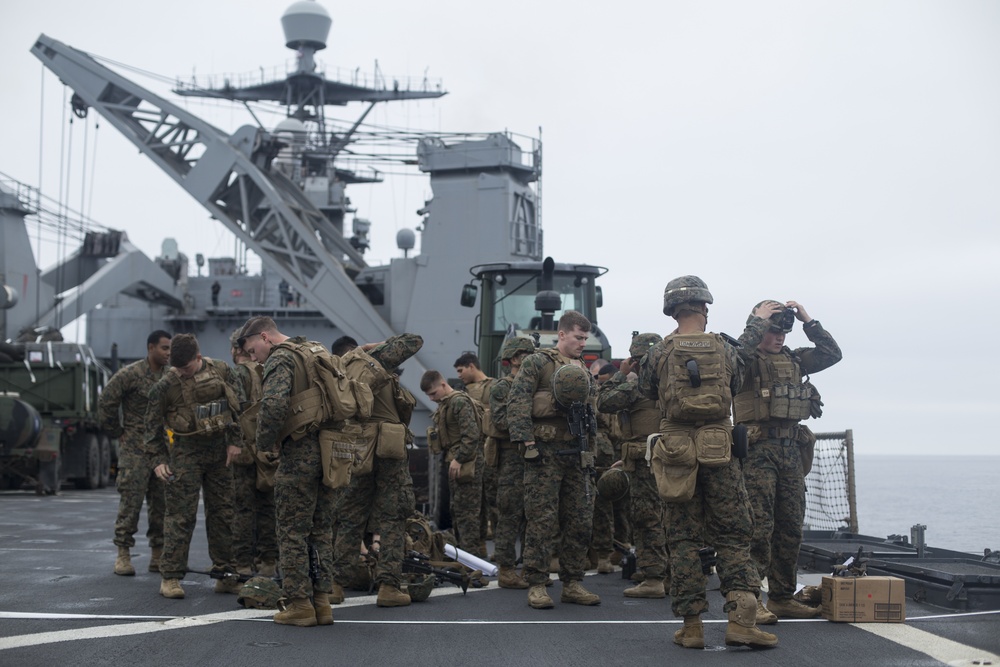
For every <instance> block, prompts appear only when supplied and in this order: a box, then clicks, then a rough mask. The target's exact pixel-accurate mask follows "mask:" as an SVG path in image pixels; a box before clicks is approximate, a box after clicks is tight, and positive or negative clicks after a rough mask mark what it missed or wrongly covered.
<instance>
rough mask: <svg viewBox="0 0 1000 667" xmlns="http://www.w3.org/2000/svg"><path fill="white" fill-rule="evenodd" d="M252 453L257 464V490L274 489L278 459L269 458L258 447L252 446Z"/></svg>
mask: <svg viewBox="0 0 1000 667" xmlns="http://www.w3.org/2000/svg"><path fill="white" fill-rule="evenodd" d="M250 453H251V456H253V462H254V465H256V466H257V490H258V491H264V492H267V491H274V473H276V472H277V471H278V459H274V460H273V461H271V460H269V459H268V458H266V457H265V456H264V455H263V454H261V453H260V452H258V451H257V448H256V447H251V448H250Z"/></svg>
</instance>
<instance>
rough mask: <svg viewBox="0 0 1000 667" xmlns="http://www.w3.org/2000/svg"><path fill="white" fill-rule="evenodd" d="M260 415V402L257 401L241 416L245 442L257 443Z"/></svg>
mask: <svg viewBox="0 0 1000 667" xmlns="http://www.w3.org/2000/svg"><path fill="white" fill-rule="evenodd" d="M259 414H260V401H257V402H256V403H254V404H253V405H251V406H250V407H249V408H247V409H246V410H244V411H243V414H241V415H240V430H241V431H243V441H244V442H257V417H258V415H259Z"/></svg>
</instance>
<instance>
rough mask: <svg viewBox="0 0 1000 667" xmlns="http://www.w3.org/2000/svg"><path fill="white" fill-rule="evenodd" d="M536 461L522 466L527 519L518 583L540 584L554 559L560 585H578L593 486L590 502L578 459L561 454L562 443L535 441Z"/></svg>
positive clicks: (591, 512) (588, 532)
mask: <svg viewBox="0 0 1000 667" xmlns="http://www.w3.org/2000/svg"><path fill="white" fill-rule="evenodd" d="M535 444H536V446H537V447H538V451H539V453H540V454H541V457H540V459H541V460H540V461H537V462H532V463H525V464H524V514H525V517H526V518H527V520H528V524H527V528H526V529H525V536H524V579H525V580H526V581H527V582H528V583H529V584H531V585H536V584H544V583H545V582H546V581H547V580H548V578H549V575H548V572H549V559H550V557H551V556H552V555H553V553H555V555H556V556H558V558H559V579H560V580H561V581H563V582H564V583H565V582H570V581H582V580H583V573H584V571H585V570H586V569H587V547H588V546H589V545H590V539H591V534H592V530H593V520H594V500H593V496H594V494H595V493H596V489H595V488H594V485H593V484H591V485H590V493H591V496H590V498H588V497H587V492H586V485H587V475H588V473H587V472H586V471H584V470H583V469H582V468H581V467H580V457H579V456H578V455H565V456H561V455H559V454H558V453H557V452H558V451H560V450H563V449H566V448H567V446H568V444H569V443H566V442H540V441H537V442H536V443H535Z"/></svg>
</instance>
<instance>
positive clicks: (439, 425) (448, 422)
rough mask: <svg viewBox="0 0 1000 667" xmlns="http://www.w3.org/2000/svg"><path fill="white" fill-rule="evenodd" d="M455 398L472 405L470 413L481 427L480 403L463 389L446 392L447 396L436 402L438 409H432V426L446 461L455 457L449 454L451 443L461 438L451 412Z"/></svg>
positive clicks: (481, 410)
mask: <svg viewBox="0 0 1000 667" xmlns="http://www.w3.org/2000/svg"><path fill="white" fill-rule="evenodd" d="M459 397H461V398H459ZM456 399H458V400H468V401H469V403H470V404H471V405H472V413H473V414H474V415H475V417H476V424H477V425H478V426H479V428H480V429H482V427H483V406H482V405H480V404H479V402H478V401H476V400H475V399H474V398H472V397H471V396H469V395H468V394H466V393H465V392H464V391H453V392H451V393H450V394H448V396H446V397H445V398H443V399H442V400H441V402H440V403H438V409H437V410H435V411H434V414H433V415H432V417H433V419H434V428H436V429H437V434H438V441H439V442H440V445H441V450H442V451H444V452H445V461H446V462H449V461H451V460H452V459H453V458H455V457H454V455H452V454H451V451H450V450H451V448H452V446H453V445H455V444H457V443H458V442H460V441H461V440H462V429H461V428H460V426H459V423H458V420H457V419H454V418H452V414H453V411H454V409H455V405H454V401H455V400H456Z"/></svg>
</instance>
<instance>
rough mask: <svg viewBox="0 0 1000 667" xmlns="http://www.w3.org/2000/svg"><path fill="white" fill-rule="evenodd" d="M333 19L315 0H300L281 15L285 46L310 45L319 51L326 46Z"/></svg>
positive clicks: (293, 47)
mask: <svg viewBox="0 0 1000 667" xmlns="http://www.w3.org/2000/svg"><path fill="white" fill-rule="evenodd" d="M332 24H333V19H331V18H330V14H329V13H328V12H327V11H326V9H324V8H323V6H322V5H320V4H319V3H318V2H315V1H314V0H299V2H294V3H292V5H291V6H290V7H289V8H288V9H286V10H285V13H284V14H282V15H281V29H282V30H284V32H285V46H287V47H288V48H290V49H297V48H299V47H300V46H305V47H310V48H312V49H315V50H317V51H319V50H321V49H325V48H326V38H327V37H328V36H329V35H330V26H331V25H332Z"/></svg>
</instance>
